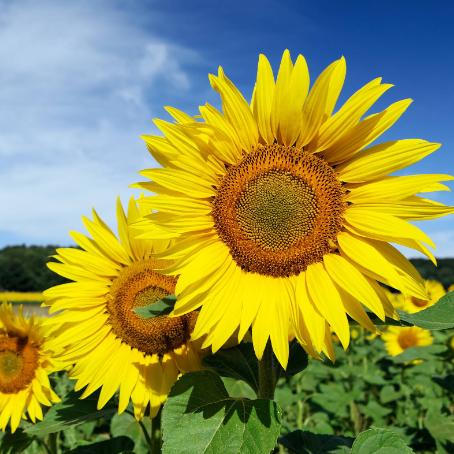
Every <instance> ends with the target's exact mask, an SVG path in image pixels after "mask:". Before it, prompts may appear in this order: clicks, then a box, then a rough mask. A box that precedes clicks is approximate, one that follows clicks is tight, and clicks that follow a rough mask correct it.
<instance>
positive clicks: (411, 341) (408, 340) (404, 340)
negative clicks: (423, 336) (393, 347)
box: [397, 330, 418, 350]
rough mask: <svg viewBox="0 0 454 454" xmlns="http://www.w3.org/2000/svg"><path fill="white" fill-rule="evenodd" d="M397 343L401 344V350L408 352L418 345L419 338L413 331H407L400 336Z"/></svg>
mask: <svg viewBox="0 0 454 454" xmlns="http://www.w3.org/2000/svg"><path fill="white" fill-rule="evenodd" d="M397 342H398V343H399V345H400V348H402V349H403V350H406V349H407V348H410V347H414V346H416V345H418V338H417V336H416V334H415V333H414V332H413V331H410V330H406V331H403V332H401V333H400V334H399V337H398V339H397Z"/></svg>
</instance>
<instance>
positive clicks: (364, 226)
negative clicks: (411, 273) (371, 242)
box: [344, 205, 435, 247]
mask: <svg viewBox="0 0 454 454" xmlns="http://www.w3.org/2000/svg"><path fill="white" fill-rule="evenodd" d="M344 220H345V221H346V224H345V226H346V227H347V228H348V229H349V230H352V231H353V232H354V233H357V234H359V235H362V236H366V237H368V238H375V239H377V240H382V241H391V242H396V243H399V239H400V238H409V239H412V240H417V241H424V242H425V243H427V244H429V245H430V246H432V247H435V245H434V243H433V241H432V240H431V239H430V237H428V236H427V235H426V234H425V233H424V232H423V231H422V230H421V229H419V228H418V227H416V226H414V225H412V224H410V223H408V222H407V221H404V220H402V219H399V218H398V217H395V216H392V215H389V214H386V213H382V212H378V211H372V210H370V209H368V208H367V206H363V205H352V206H350V207H349V208H348V209H347V210H346V211H345V213H344Z"/></svg>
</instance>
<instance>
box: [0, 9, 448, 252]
mask: <svg viewBox="0 0 454 454" xmlns="http://www.w3.org/2000/svg"><path fill="white" fill-rule="evenodd" d="M453 21H454V6H453V4H452V2H450V1H439V2H414V1H399V2H396V1H394V2H391V1H381V2H359V1H349V2H339V1H335V0H332V1H311V2H309V1H304V0H303V1H280V2H278V1H257V2H256V1H244V0H243V1H235V0H231V1H228V2H208V1H196V0H194V1H191V2H187V1H177V0H166V1H165V2H161V1H159V2H158V1H139V0H123V1H115V0H111V1H98V0H82V1H79V0H75V1H71V2H61V1H50V0H35V1H31V0H12V1H5V0H0V106H1V109H0V206H2V208H3V209H2V213H1V215H0V246H3V245H6V244H17V243H27V244H47V243H54V244H55V243H58V244H69V243H70V240H69V237H68V231H69V230H71V229H81V228H82V225H81V221H80V216H81V215H82V214H88V213H89V212H90V209H91V207H96V208H97V210H98V211H99V212H100V214H101V215H102V216H103V217H105V218H106V219H107V221H108V222H109V223H111V224H113V223H114V203H115V197H116V196H117V195H121V197H122V199H123V200H127V198H128V197H129V196H131V195H133V194H136V193H135V192H134V191H133V190H131V189H128V185H129V184H130V183H132V182H134V181H137V180H139V179H140V177H139V176H138V174H137V172H138V170H139V169H142V168H144V167H150V166H152V165H153V162H152V160H151V158H150V157H149V155H148V153H147V152H146V149H145V146H144V145H143V144H142V142H141V140H140V139H139V136H140V134H143V133H148V134H149V133H153V132H156V130H155V128H154V127H153V125H152V123H151V119H152V118H154V117H164V118H166V114H165V112H164V111H163V109H162V106H164V105H174V106H176V107H179V108H182V109H183V110H187V111H188V112H189V113H193V114H195V113H196V112H197V106H198V105H200V104H203V103H205V102H206V101H210V102H213V103H216V104H218V100H217V97H216V95H215V94H214V93H213V92H212V91H211V89H210V87H209V84H208V80H207V73H208V72H214V71H216V68H217V66H218V65H222V66H224V68H225V70H226V72H227V74H228V75H229V76H230V78H231V79H232V80H233V81H234V82H235V83H236V84H237V85H238V86H239V87H240V88H241V89H242V90H243V92H244V93H245V94H246V95H247V97H249V96H250V93H251V88H252V84H253V81H254V77H255V71H256V63H257V57H258V54H259V53H260V52H264V53H265V54H267V56H268V57H269V58H270V60H271V62H272V63H273V65H274V67H275V68H276V67H277V65H278V63H279V60H280V56H281V54H282V51H283V50H284V49H285V48H289V49H290V51H291V52H292V55H293V56H296V55H297V53H303V54H304V55H305V56H306V59H307V61H308V64H309V68H310V71H311V75H312V80H314V79H315V77H316V75H317V74H318V73H319V72H320V71H321V70H322V69H323V68H324V67H325V66H326V65H328V64H329V63H330V62H331V61H333V60H334V59H337V58H338V57H339V56H340V55H344V56H345V57H346V59H347V68H348V69H347V71H348V72H347V80H346V84H345V86H344V92H343V95H342V96H343V98H342V99H345V98H347V97H348V96H349V95H350V94H351V93H352V92H353V91H354V90H356V89H357V88H359V87H360V86H361V85H362V84H364V83H366V82H368V81H369V80H371V79H372V78H374V77H377V76H383V78H384V80H385V81H386V82H390V83H393V84H395V87H394V88H393V89H392V90H390V91H389V92H388V93H387V94H386V95H385V96H384V97H383V101H381V102H380V103H379V104H378V105H377V108H376V109H377V110H379V109H380V108H382V107H384V106H386V105H387V104H390V103H392V102H394V101H396V100H398V99H401V98H407V97H411V98H413V99H414V100H415V102H414V104H413V105H412V106H411V107H410V109H409V111H408V112H407V113H406V114H405V116H404V117H403V118H402V119H401V120H400V122H399V123H398V124H396V126H394V128H393V129H392V130H391V131H390V132H389V133H387V135H386V138H387V139H390V138H392V139H395V138H411V137H420V138H424V139H428V140H433V141H439V142H442V143H443V147H442V148H441V151H439V152H437V153H435V154H434V155H432V156H430V157H429V158H426V159H425V160H424V161H423V162H421V163H419V164H417V165H415V166H413V167H412V168H411V169H409V170H407V171H406V173H430V172H434V173H454V125H453V119H452V118H453V111H454V90H453V88H452V87H453V81H454V54H453V52H452V47H453V44H454V32H453V30H452V23H453ZM436 198H437V199H438V200H441V201H443V202H445V203H448V204H452V205H454V197H453V195H452V193H443V194H439V195H437V196H436ZM422 227H423V229H424V230H426V231H427V232H428V233H430V234H431V235H432V236H433V238H434V239H435V241H436V242H437V243H438V245H439V247H438V250H437V255H438V256H440V257H441V256H454V216H451V217H448V218H444V219H441V220H435V221H429V222H426V223H423V224H422Z"/></svg>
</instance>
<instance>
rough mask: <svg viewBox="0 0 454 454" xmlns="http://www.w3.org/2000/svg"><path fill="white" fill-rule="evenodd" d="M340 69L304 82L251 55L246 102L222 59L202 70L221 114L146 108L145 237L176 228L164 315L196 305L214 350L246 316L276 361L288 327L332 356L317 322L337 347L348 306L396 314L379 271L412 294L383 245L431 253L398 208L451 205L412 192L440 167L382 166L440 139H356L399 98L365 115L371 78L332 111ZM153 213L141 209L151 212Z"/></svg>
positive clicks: (415, 213) (376, 89) (298, 66)
mask: <svg viewBox="0 0 454 454" xmlns="http://www.w3.org/2000/svg"><path fill="white" fill-rule="evenodd" d="M345 73H346V64H345V60H344V58H341V59H339V60H337V61H335V62H334V63H332V64H331V65H330V66H328V67H327V68H326V69H325V70H324V71H323V72H322V74H321V75H320V76H319V77H318V79H317V80H316V81H315V83H314V84H313V86H312V88H311V89H310V91H309V72H308V68H307V65H306V61H305V59H304V57H303V56H302V55H299V56H298V57H297V59H296V61H295V62H292V59H291V57H290V54H289V52H288V51H285V52H284V54H283V56H282V61H281V64H280V68H279V71H278V74H277V78H276V79H275V78H274V75H273V71H272V69H271V66H270V64H269V62H268V60H267V59H266V57H265V56H263V55H260V57H259V62H258V70H257V80H256V83H255V88H254V92H253V95H252V101H251V103H248V102H247V101H246V100H245V98H244V97H243V96H242V94H241V93H240V91H239V90H238V89H237V88H236V87H235V85H234V84H233V83H232V82H231V81H230V80H229V79H228V78H227V76H226V75H225V73H224V71H223V69H222V68H219V71H218V75H217V76H215V75H210V76H209V80H210V83H211V86H212V87H213V89H214V90H215V91H217V92H218V93H219V94H220V97H221V100H222V112H221V111H219V110H217V109H216V108H215V107H213V106H212V105H210V104H206V105H204V106H202V107H200V118H199V117H191V116H189V115H187V114H185V113H184V112H181V111H179V110H177V109H174V108H167V110H168V112H169V113H170V114H171V115H172V116H173V117H174V119H175V122H166V121H163V120H159V119H157V120H155V124H156V126H157V127H158V128H159V129H160V131H161V132H162V133H163V135H164V136H144V140H145V142H146V144H147V146H148V148H149V150H150V152H151V154H152V155H153V157H154V158H155V159H156V161H157V162H158V163H159V164H161V165H162V166H163V168H154V169H148V170H144V171H142V172H141V174H142V175H143V176H145V177H147V178H148V179H150V180H151V181H147V182H143V183H137V184H136V186H137V187H140V188H143V189H146V190H150V191H152V192H154V193H155V195H154V196H150V197H146V198H144V199H143V203H142V205H143V206H145V207H146V208H148V210H149V213H150V214H149V215H148V216H147V217H146V219H144V220H143V221H142V222H140V223H139V224H138V227H141V228H143V235H144V236H145V237H148V238H161V239H163V238H175V239H176V242H175V244H174V246H173V247H172V248H170V249H169V250H168V251H166V252H165V253H164V254H162V255H161V257H162V258H167V259H175V260H176V263H175V264H174V265H173V266H172V267H169V268H168V269H167V270H165V272H166V273H168V274H170V275H172V274H175V275H176V274H178V275H179V276H180V277H179V280H178V283H177V285H176V293H177V296H178V301H177V304H176V305H175V308H174V315H176V316H181V315H183V314H186V313H188V312H190V311H193V310H195V309H196V308H199V307H200V306H201V311H200V314H199V317H198V320H197V324H196V327H195V329H194V333H193V336H194V337H195V338H198V337H200V336H203V335H207V337H206V340H205V343H204V345H205V346H209V345H211V347H212V349H213V351H216V350H217V349H219V348H220V347H221V346H222V344H223V343H224V342H225V341H226V339H228V338H229V337H230V336H231V335H232V333H234V332H238V337H239V339H241V338H242V336H244V335H245V333H246V332H247V331H248V329H249V328H250V327H252V338H253V344H254V348H255V353H256V355H257V357H258V358H261V356H262V354H263V351H264V348H265V346H266V344H267V342H268V339H269V338H270V339H271V344H272V348H273V350H274V352H275V354H276V356H277V358H278V359H279V361H280V363H281V364H282V365H283V366H284V367H285V365H286V364H287V359H288V350H289V346H288V341H287V339H288V331H289V325H292V326H293V328H294V331H295V334H296V336H297V338H298V340H299V341H300V342H301V344H302V345H303V346H304V347H305V348H306V350H307V351H308V352H309V353H310V354H311V355H313V356H318V355H319V353H320V352H324V353H325V354H327V355H328V356H330V357H332V356H333V353H332V346H331V340H330V339H331V331H333V332H335V333H336V334H337V336H338V337H339V339H340V341H341V343H342V344H343V346H344V347H345V348H346V347H347V346H348V343H349V338H350V330H349V322H348V316H350V317H351V318H353V319H355V320H357V321H358V322H359V323H360V324H361V325H362V326H364V327H366V328H368V329H370V330H373V329H374V326H373V324H372V322H371V320H370V318H369V316H368V314H367V313H366V310H365V308H367V309H368V310H370V311H372V312H374V313H375V314H377V316H378V317H380V318H381V319H384V317H385V315H389V316H395V313H394V310H393V307H392V305H391V304H390V302H389V300H388V298H387V296H386V295H385V293H384V291H383V290H382V287H381V286H380V285H379V284H378V282H381V283H384V284H387V285H390V286H391V287H394V288H395V289H398V290H400V291H401V292H402V293H404V294H405V295H409V296H415V297H417V298H420V299H426V298H427V295H426V290H425V288H424V283H423V281H422V279H421V277H420V276H419V274H418V272H417V271H416V269H415V268H414V267H413V266H412V265H411V264H410V263H409V261H408V260H407V259H406V258H405V257H404V256H403V255H402V254H401V253H400V252H398V251H397V249H395V248H394V247H393V246H391V245H390V244H389V242H393V243H398V244H401V245H404V246H408V247H412V248H415V249H417V250H419V251H422V252H423V253H425V254H427V255H428V256H429V257H430V258H431V259H432V260H435V259H434V257H433V254H432V252H431V251H430V250H429V248H428V246H434V244H433V242H432V240H431V239H430V238H429V237H428V236H427V235H426V234H425V233H423V232H422V231H421V230H420V229H419V228H417V227H415V226H414V225H412V224H410V223H409V222H408V221H409V220H422V219H431V218H434V217H438V216H442V215H445V214H447V213H451V212H453V208H452V207H447V206H445V205H442V204H440V203H437V202H433V201H431V200H428V199H426V198H423V197H420V196H418V195H416V193H424V192H429V191H430V192H432V191H436V190H442V189H447V188H446V186H444V185H443V184H441V183H440V182H441V181H444V180H452V179H453V177H451V176H448V175H439V174H437V175H409V176H389V174H390V173H392V172H394V171H396V170H399V169H402V168H404V167H406V166H408V165H410V164H412V163H414V162H416V161H418V160H420V159H421V158H423V157H425V156H427V155H429V154H430V153H432V152H434V151H435V150H436V149H437V148H439V146H440V145H439V144H438V143H431V142H427V141H425V140H420V139H406V140H395V141H391V142H385V143H380V144H378V145H374V146H371V147H369V148H366V147H367V146H368V145H369V144H371V143H372V142H373V141H375V139H377V137H379V136H380V135H381V134H382V133H383V132H385V131H386V130H387V129H388V128H390V127H391V126H392V125H393V124H394V123H395V122H396V120H397V119H398V118H399V117H400V116H401V115H402V113H403V112H404V111H405V110H406V109H407V107H408V106H409V105H410V103H411V100H410V99H404V100H401V101H398V102H396V103H394V104H391V105H390V106H389V107H387V108H386V109H385V110H383V111H382V112H378V113H375V114H372V115H369V116H367V117H364V115H365V114H366V112H367V111H368V110H369V109H370V108H371V106H372V105H373V104H374V103H375V101H377V100H378V99H379V98H380V97H381V96H382V95H383V94H384V93H385V92H386V91H387V90H388V89H389V88H390V87H391V85H390V84H384V83H382V80H381V78H377V79H373V80H372V81H371V82H369V83H368V84H366V85H365V86H363V87H362V88H361V89H359V90H358V91H357V92H356V93H355V94H353V95H352V96H351V97H350V98H349V99H348V100H347V101H346V102H345V104H344V105H343V106H342V107H340V108H339V109H338V110H337V111H336V112H335V113H333V111H334V108H335V104H336V101H337V99H338V97H339V95H340V92H341V89H342V85H343V82H344V78H345ZM150 221H152V222H150Z"/></svg>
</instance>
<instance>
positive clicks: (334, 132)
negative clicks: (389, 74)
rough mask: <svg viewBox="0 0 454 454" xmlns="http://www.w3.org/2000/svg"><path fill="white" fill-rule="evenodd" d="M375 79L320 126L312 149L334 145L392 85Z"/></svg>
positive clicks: (311, 146) (319, 149) (318, 149)
mask: <svg viewBox="0 0 454 454" xmlns="http://www.w3.org/2000/svg"><path fill="white" fill-rule="evenodd" d="M380 81H381V79H380V78H378V79H374V80H373V81H371V82H369V83H368V84H367V85H365V86H364V87H363V88H361V89H360V90H358V91H357V92H356V93H355V94H354V95H353V96H351V97H350V98H349V99H348V100H347V101H346V103H345V104H344V105H343V106H342V107H341V108H340V109H339V110H338V111H337V112H336V113H335V114H334V115H333V116H332V117H330V118H329V119H328V120H327V121H326V122H325V123H323V124H322V126H321V127H320V132H319V134H318V136H317V138H316V140H315V143H314V144H312V143H311V144H310V150H311V151H314V152H319V151H323V150H325V149H327V148H328V147H330V146H333V145H334V144H335V143H336V142H337V141H338V140H339V139H340V138H341V137H342V136H343V135H344V134H347V133H348V132H349V130H350V129H351V128H352V127H353V126H355V125H356V124H357V123H358V122H359V120H360V118H361V117H362V116H363V115H364V114H365V113H366V112H367V111H368V110H369V109H370V108H371V106H372V105H373V104H374V103H375V102H376V101H377V100H378V99H379V98H380V96H382V95H383V94H384V93H385V92H386V91H387V90H389V89H390V88H391V87H392V85H390V84H383V85H381V84H380Z"/></svg>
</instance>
